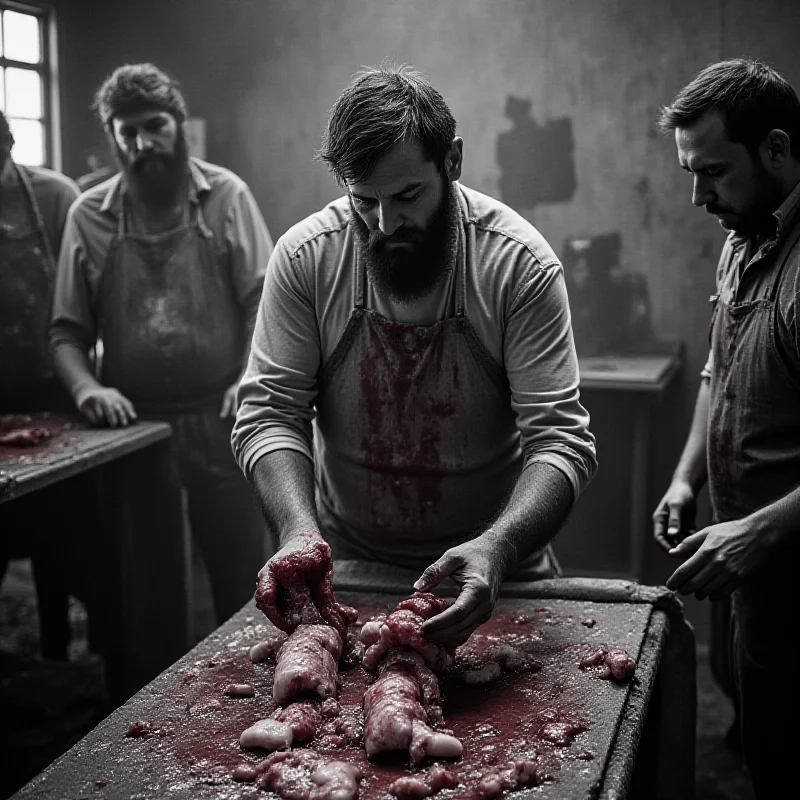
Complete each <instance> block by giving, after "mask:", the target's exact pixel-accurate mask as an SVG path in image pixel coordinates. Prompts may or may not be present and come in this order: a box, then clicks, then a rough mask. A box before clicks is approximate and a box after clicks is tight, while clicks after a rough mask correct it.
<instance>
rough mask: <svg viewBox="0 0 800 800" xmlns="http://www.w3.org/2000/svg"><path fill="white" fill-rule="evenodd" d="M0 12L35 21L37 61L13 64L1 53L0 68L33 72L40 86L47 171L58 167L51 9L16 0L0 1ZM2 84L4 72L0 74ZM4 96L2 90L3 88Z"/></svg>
mask: <svg viewBox="0 0 800 800" xmlns="http://www.w3.org/2000/svg"><path fill="white" fill-rule="evenodd" d="M0 11H18V12H20V13H23V14H30V15H31V16H34V17H36V18H37V19H38V20H39V47H40V48H41V60H40V61H39V62H38V63H37V64H29V63H27V62H24V61H14V60H13V59H10V58H7V57H6V55H5V51H3V54H2V55H0V67H4V68H8V67H12V68H16V69H25V70H29V71H32V72H36V73H37V74H38V75H39V78H40V80H41V85H42V117H41V123H42V127H43V134H44V136H43V142H42V145H43V148H44V158H43V160H42V166H45V167H49V168H50V169H60V168H61V138H60V128H61V126H60V119H59V102H58V81H57V74H58V72H57V67H58V60H57V50H56V35H55V34H56V30H55V9H54V8H53V6H52V5H50V4H49V3H46V2H35V0H28V2H21V1H20V0H0ZM3 81H4V83H5V73H3ZM4 93H5V87H4Z"/></svg>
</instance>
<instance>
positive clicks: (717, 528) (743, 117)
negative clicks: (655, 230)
mask: <svg viewBox="0 0 800 800" xmlns="http://www.w3.org/2000/svg"><path fill="white" fill-rule="evenodd" d="M661 127H662V129H663V130H664V131H669V132H674V135H675V142H676V144H677V149H678V160H679V162H680V165H681V167H682V168H683V169H685V170H686V171H687V172H688V173H689V174H690V175H691V176H692V181H693V186H692V202H693V203H694V205H696V206H698V207H700V208H702V207H704V208H705V209H706V211H708V212H709V213H710V214H712V215H714V216H716V217H717V219H718V220H719V223H720V225H722V227H723V228H724V229H725V230H726V231H728V232H729V233H728V238H727V240H726V242H725V245H724V247H723V249H722V255H721V258H720V261H719V266H718V268H717V289H716V293H715V294H714V295H713V296H712V297H711V301H712V302H713V304H714V310H713V313H712V322H711V352H710V355H709V359H708V362H707V364H706V367H705V369H704V371H703V375H702V381H701V384H700V390H699V393H698V396H697V402H696V406H695V414H694V419H693V422H692V426H691V430H690V433H689V437H688V440H687V443H686V446H685V448H684V452H683V454H682V456H681V459H680V461H679V463H678V466H677V468H676V470H675V473H674V476H673V480H672V483H671V485H670V487H669V489H668V490H667V493H666V494H665V495H664V498H663V499H662V501H661V503H660V504H659V506H658V508H657V509H656V511H655V514H654V515H653V518H654V535H655V540H656V542H657V543H658V545H659V546H660V547H661V548H662V549H664V550H665V551H666V552H668V553H669V554H670V555H672V556H674V557H676V558H680V559H684V563H683V564H682V565H681V566H679V567H678V568H677V569H676V570H675V572H674V573H673V575H672V576H671V577H670V578H669V580H668V581H667V586H668V587H669V588H671V589H674V590H676V591H679V592H681V593H682V594H692V593H694V595H695V596H696V597H697V598H698V599H704V598H710V599H711V600H713V601H718V602H720V603H722V602H726V601H728V602H729V603H730V607H731V611H732V616H731V620H730V626H731V630H730V638H729V640H728V641H725V642H724V647H725V648H726V649H727V648H729V653H730V666H731V668H732V675H731V677H732V680H733V686H734V689H735V701H736V705H737V707H738V712H739V732H740V737H741V744H742V749H743V753H744V757H745V761H746V763H747V766H748V768H749V770H750V774H751V777H752V780H753V785H754V788H755V791H756V795H757V796H758V797H759V798H761V797H783V796H785V792H786V791H787V790H788V788H789V787H790V786H792V785H793V784H794V783H795V774H794V768H793V758H794V757H795V753H796V750H797V744H798V741H800V737H798V733H797V725H796V724H795V721H794V719H793V718H792V716H791V714H789V713H787V708H788V706H789V705H791V700H790V698H791V694H792V693H793V692H794V690H793V689H792V688H791V686H789V687H787V685H786V683H785V681H783V680H781V679H780V678H779V677H778V676H780V675H781V674H785V669H786V666H787V665H786V641H787V636H789V637H791V635H792V632H793V629H794V625H795V619H796V614H795V611H794V602H793V601H794V580H795V571H796V570H795V567H796V563H797V558H798V555H800V536H799V534H798V532H799V531H800V413H798V410H800V335H799V334H800V331H799V330H798V325H797V309H798V289H799V288H800V283H799V281H800V101H798V97H797V94H796V93H795V91H794V89H793V88H792V87H791V86H790V85H789V84H788V83H787V82H786V81H785V80H784V79H783V78H782V77H781V76H780V75H778V74H777V73H776V72H775V71H774V70H772V69H771V68H770V67H768V66H767V65H765V64H763V63H762V62H759V61H753V60H748V59H733V60H729V61H722V62H720V63H717V64H712V65H711V66H709V67H707V68H706V69H704V70H703V71H702V72H700V73H699V74H698V75H697V76H696V77H695V78H694V80H692V81H691V82H690V83H689V84H688V85H687V86H686V87H684V88H683V89H681V91H680V92H679V93H678V94H677V96H676V97H675V99H674V100H673V101H672V104H671V105H669V106H667V107H666V108H664V109H663V112H662V116H661ZM706 479H707V480H708V486H709V494H710V498H711V505H712V510H713V520H712V524H711V525H709V526H707V527H704V528H703V529H702V530H699V531H696V532H695V530H694V528H695V513H696V499H697V495H698V493H699V491H700V489H701V487H702V485H703V484H704V483H705V481H706ZM712 636H713V633H712ZM714 655H715V654H714V653H712V657H713V656H714ZM724 677H725V676H723V678H724ZM787 692H788V694H787Z"/></svg>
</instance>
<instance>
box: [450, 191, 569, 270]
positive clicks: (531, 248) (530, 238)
mask: <svg viewBox="0 0 800 800" xmlns="http://www.w3.org/2000/svg"><path fill="white" fill-rule="evenodd" d="M458 188H459V190H460V194H461V198H462V210H463V211H464V216H465V224H466V225H468V226H469V225H472V226H473V227H474V228H475V231H476V234H479V235H480V237H481V238H483V239H484V241H485V244H486V245H487V246H488V247H491V248H492V249H495V248H498V247H503V248H506V249H508V248H510V249H518V250H520V251H527V253H528V254H529V255H530V256H531V257H532V258H533V259H534V260H535V261H536V262H537V264H538V265H539V266H542V267H548V266H550V265H555V264H559V263H560V261H559V259H558V256H556V254H555V252H554V250H553V248H552V247H551V246H550V244H549V243H548V241H547V240H546V239H545V238H544V236H543V235H542V234H541V233H540V232H539V231H538V230H537V229H536V228H535V227H534V225H533V224H532V223H530V222H529V221H528V220H527V219H525V217H523V216H522V215H521V214H519V213H518V212H516V211H515V210H514V209H513V208H511V207H510V206H507V205H506V204H505V203H503V202H501V201H500V200H497V199H496V198H494V197H490V196H489V195H486V194H483V193H482V192H478V191H476V190H475V189H470V188H468V187H466V186H464V185H463V184H458Z"/></svg>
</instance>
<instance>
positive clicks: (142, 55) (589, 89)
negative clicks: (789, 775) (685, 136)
mask: <svg viewBox="0 0 800 800" xmlns="http://www.w3.org/2000/svg"><path fill="white" fill-rule="evenodd" d="M55 5H56V6H57V8H58V11H59V26H60V44H61V61H62V74H61V78H62V106H63V111H62V120H63V125H64V131H63V141H64V165H65V171H67V172H68V173H70V174H72V175H77V174H79V173H81V172H83V171H85V155H86V152H87V151H88V150H90V149H92V148H96V147H97V146H98V145H99V144H100V143H101V142H102V138H101V137H100V135H99V133H98V130H97V126H96V124H95V122H94V121H93V120H92V118H91V115H90V113H89V111H88V104H89V102H90V99H91V94H92V92H93V90H94V89H95V88H96V86H97V85H98V83H99V82H100V81H101V80H102V78H103V76H104V75H105V74H106V73H107V72H108V71H109V70H111V69H112V68H113V67H114V66H116V65H118V64H120V63H123V62H126V61H140V60H151V61H154V62H156V63H157V64H159V65H161V66H163V67H165V68H166V69H168V70H170V71H171V72H172V73H173V74H175V75H176V76H177V77H178V78H179V79H180V80H181V81H182V83H183V86H184V88H185V91H186V95H187V98H188V100H189V105H190V109H191V112H192V113H193V114H195V115H198V116H201V117H204V118H205V119H206V120H207V125H208V157H209V159H210V160H212V161H215V162H218V163H221V164H224V165H226V166H228V167H230V168H232V169H233V170H235V171H236V172H238V173H239V174H241V175H242V176H243V177H244V178H245V179H246V180H247V181H248V182H249V183H250V185H251V186H252V188H253V191H254V193H255V196H256V198H257V200H258V202H259V203H260V205H261V208H262V210H263V213H264V215H265V218H266V220H267V222H268V224H269V226H270V228H271V230H272V231H273V233H274V234H276V235H278V234H280V233H282V232H283V231H284V230H285V229H286V228H287V227H288V226H289V225H291V224H292V223H293V222H294V221H296V220H297V219H299V218H301V217H303V216H304V215H306V214H308V213H309V212H312V211H314V210H316V209H317V208H319V207H320V206H321V205H322V204H324V203H325V202H326V201H327V200H329V199H331V198H333V197H334V196H336V195H337V194H338V188H337V187H336V185H335V183H334V181H333V180H332V179H331V178H330V177H329V176H328V174H327V173H326V171H325V169H324V167H323V165H321V164H319V163H315V162H314V161H313V159H312V157H313V153H314V150H315V148H316V147H317V146H318V145H319V141H320V134H321V131H322V129H323V126H324V124H325V117H326V112H327V110H328V108H329V107H330V106H331V104H332V103H333V102H334V100H335V99H336V97H337V95H338V93H339V91H340V89H341V88H342V87H343V86H344V84H345V83H346V82H347V80H348V79H349V77H350V75H351V74H352V73H353V72H354V71H355V70H357V69H358V68H359V66H360V65H363V64H372V63H376V62H378V61H380V60H381V59H383V58H384V57H386V56H389V57H392V58H394V59H396V60H398V61H401V62H411V63H413V64H415V65H416V66H417V67H418V68H419V69H421V70H423V71H424V72H426V73H427V74H428V75H429V76H430V77H431V78H432V79H433V81H434V83H435V85H436V86H437V87H438V88H439V90H440V91H441V92H442V94H443V95H444V97H445V98H446V99H447V101H448V102H449V104H450V105H451V108H452V110H453V112H454V115H455V117H456V119H457V121H458V129H459V132H460V133H461V134H462V135H463V137H464V140H465V159H466V160H465V170H464V175H463V179H462V180H463V182H464V183H465V184H467V185H469V186H472V187H474V188H476V189H479V190H482V191H484V192H487V193H489V194H494V195H497V196H505V197H508V198H509V199H511V200H515V201H516V202H518V203H520V204H527V205H528V206H529V207H520V209H519V210H520V211H521V212H522V213H523V214H525V215H526V216H528V217H529V218H530V219H531V220H533V221H534V222H535V224H536V225H537V226H539V228H540V229H541V230H542V231H543V233H544V234H545V235H546V237H547V238H548V239H549V240H550V241H551V243H552V244H553V245H554V246H555V248H556V250H557V251H559V252H560V251H561V249H562V247H563V244H564V242H565V240H566V239H568V238H570V237H576V236H578V237H592V236H598V235H603V234H615V235H617V236H618V237H619V243H620V251H619V264H618V265H617V266H618V267H620V268H621V270H622V272H623V273H625V274H628V275H632V276H635V277H636V279H637V280H639V282H640V284H641V285H642V286H644V287H645V290H646V292H647V293H648V296H649V311H648V315H649V320H648V321H649V323H650V325H651V328H652V331H653V332H654V335H655V336H656V337H657V338H660V339H679V340H682V341H683V342H685V345H686V368H685V371H684V380H683V382H682V383H681V385H680V386H678V387H677V388H675V389H674V390H673V391H672V392H671V393H670V394H669V395H668V397H667V398H666V400H665V402H664V403H663V404H662V406H661V411H660V415H659V421H658V424H657V425H655V426H654V431H653V445H654V449H653V453H654V457H653V464H652V470H651V472H652V477H653V487H652V489H651V493H652V495H653V497H652V502H653V503H655V501H656V500H657V498H658V496H659V495H660V492H661V490H662V489H663V487H664V481H665V480H666V479H667V476H668V475H669V472H670V471H671V468H672V464H673V462H674V460H675V458H676V456H677V454H678V452H679V450H680V446H681V444H682V439H683V436H684V431H685V428H686V426H687V425H688V422H689V418H690V414H691V408H692V405H693V398H694V393H695V391H696V387H697V378H696V376H697V375H698V373H699V370H700V368H701V366H702V363H703V361H704V359H705V355H706V347H707V338H706V332H707V325H708V317H709V309H708V303H707V298H708V295H709V294H710V293H711V291H712V289H713V273H714V265H715V263H716V258H717V253H718V250H719V247H720V244H721V241H722V238H723V236H722V232H721V230H720V229H719V228H718V226H717V224H716V222H715V221H714V220H713V219H712V218H710V217H708V216H707V215H705V214H703V213H701V212H700V211H698V210H697V209H694V208H693V207H692V206H691V203H690V180H689V178H688V177H687V176H686V175H685V173H683V172H682V171H681V170H680V169H679V168H678V166H677V162H676V155H675V148H674V145H673V143H672V142H671V141H670V140H669V139H666V140H665V139H663V138H661V137H660V136H658V135H657V133H656V132H655V129H654V120H655V117H656V114H657V110H658V108H659V106H660V105H661V104H663V103H665V102H668V101H669V99H670V98H671V96H672V95H673V94H674V93H675V91H676V90H677V89H678V88H680V87H681V86H682V85H683V84H684V83H685V82H686V81H688V80H689V79H690V78H691V77H692V75H693V74H694V73H695V72H696V71H697V70H699V69H700V68H702V67H703V66H705V65H706V64H708V63H710V62H712V61H715V60H718V59H719V58H723V57H731V56H736V55H745V54H746V55H753V56H757V57H762V58H764V59H766V60H767V61H768V62H770V63H771V64H772V65H773V66H774V67H776V68H777V69H779V70H780V71H781V72H783V74H784V75H785V76H786V77H787V78H788V79H789V80H790V81H791V82H792V83H793V84H794V85H795V86H798V87H800V50H798V49H797V47H796V41H797V35H798V33H800V23H798V16H800V15H799V14H798V11H797V8H796V3H794V2H791V0H760V2H758V3H756V2H751V1H750V0H704V2H702V3H698V2H696V0H529V2H523V1H522V0H492V1H491V2H489V0H404V1H403V2H399V1H398V0H394V2H389V1H388V0H326V1H325V2H323V1H322V0H293V1H292V2H288V0H286V1H285V2H279V1H278V0H158V1H156V0H139V2H137V3H123V2H116V1H113V0H105V1H102V2H101V1H98V2H88V0H57V2H55ZM509 98H513V99H511V100H509ZM509 113H510V114H511V115H512V116H513V115H516V118H515V119H514V120H512V118H511V116H509ZM515 130H516V133H515ZM548 131H549V134H552V135H550V136H549V138H548ZM525 132H527V134H526V133H525ZM526 135H527V138H528V140H529V141H532V137H533V138H535V136H537V135H540V139H539V140H538V141H541V142H544V143H545V144H544V145H542V146H543V147H552V148H554V149H553V150H552V153H553V154H554V155H552V157H548V158H543V157H542V151H541V148H538V149H537V148H529V150H528V151H525V147H524V141H525V140H526ZM537 152H538V156H537ZM546 152H548V153H550V152H551V151H550V150H547V151H546ZM613 313H614V309H611V315H613ZM597 402H598V406H597V408H598V413H601V411H600V406H601V404H602V402H603V401H601V400H598V401H597ZM592 410H594V409H592ZM602 413H605V412H604V411H603V412H602ZM615 424H616V423H614V424H612V423H609V424H608V425H607V430H608V433H607V434H605V436H606V439H605V441H603V442H601V461H602V462H603V469H604V470H605V471H606V474H607V475H609V476H610V477H609V478H608V479H607V480H609V481H610V482H609V484H608V485H609V486H612V485H614V486H616V485H617V484H619V483H620V481H625V480H627V477H626V475H625V474H624V469H625V468H624V467H623V466H622V462H623V461H624V460H625V458H624V454H625V452H626V448H627V447H628V445H629V442H628V441H627V439H626V436H627V434H626V429H625V428H624V426H623V427H614V426H615ZM615 470H616V471H617V472H616V473H615ZM620 470H621V472H620ZM596 491H598V492H599V490H596ZM623 501H624V498H623V499H622V500H621V501H620V502H623ZM621 519H622V523H621V524H624V520H625V514H624V513H623V515H622V517H621ZM611 523H613V524H616V522H614V521H613V520H611V522H610V523H609V524H611ZM670 567H671V564H670V563H667V559H666V558H664V559H661V557H660V556H658V555H657V554H653V553H651V554H650V555H649V566H648V576H647V577H649V579H651V580H654V581H656V580H663V579H664V578H665V577H666V575H668V574H669V569H670Z"/></svg>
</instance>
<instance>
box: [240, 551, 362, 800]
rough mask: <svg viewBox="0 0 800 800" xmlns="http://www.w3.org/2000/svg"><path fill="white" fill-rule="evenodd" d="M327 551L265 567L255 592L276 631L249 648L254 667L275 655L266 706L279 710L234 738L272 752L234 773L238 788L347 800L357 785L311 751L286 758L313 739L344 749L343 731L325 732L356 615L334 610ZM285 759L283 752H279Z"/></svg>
mask: <svg viewBox="0 0 800 800" xmlns="http://www.w3.org/2000/svg"><path fill="white" fill-rule="evenodd" d="M332 577H333V576H332V562H331V552H330V547H329V546H328V545H327V544H325V542H322V541H319V540H309V541H308V542H307V543H306V544H305V546H304V547H302V548H301V549H300V550H296V551H293V552H291V553H289V554H288V555H286V556H284V557H283V558H279V559H275V560H274V561H272V562H271V563H270V569H269V571H268V573H267V575H266V576H265V577H264V578H263V579H262V580H261V581H260V582H259V585H258V588H257V590H256V605H257V606H258V608H260V609H261V610H262V611H263V612H264V613H265V614H266V615H267V617H268V618H269V619H270V620H271V621H272V623H273V624H274V625H276V626H277V627H278V628H280V629H281V630H283V631H285V632H286V633H287V634H288V637H286V638H285V639H282V638H281V637H279V636H274V637H272V638H271V639H269V640H268V641H267V642H263V643H262V644H261V646H260V647H259V646H256V647H254V648H252V650H251V652H250V657H251V659H252V660H253V661H258V660H262V659H265V658H268V657H269V656H270V655H271V653H273V652H274V653H275V677H274V681H273V687H272V692H273V698H274V699H275V701H276V703H278V704H279V705H278V708H276V709H275V711H273V712H272V714H271V715H270V716H269V717H268V718H267V719H262V720H259V721H258V722H256V723H255V724H254V725H252V726H250V727H249V728H248V729H247V730H245V731H244V732H243V733H242V735H241V736H240V738H239V743H240V744H241V746H242V747H248V748H260V749H262V750H267V751H279V750H283V751H284V752H273V754H272V755H271V756H269V757H268V758H267V759H265V760H264V761H262V762H261V763H260V764H259V765H257V766H256V767H253V768H252V769H247V768H241V769H239V771H238V773H236V774H235V775H234V777H235V778H236V779H237V780H243V781H249V780H257V782H258V785H259V786H260V787H261V788H263V789H271V790H273V791H275V792H277V793H278V794H280V795H281V796H283V797H287V798H291V799H292V800H351V799H352V798H356V797H357V796H358V782H359V781H360V780H361V778H362V777H363V776H362V774H361V772H360V771H359V770H358V769H357V768H356V767H354V766H353V765H352V764H348V763H346V762H344V761H338V760H336V759H331V758H325V757H323V756H321V755H319V754H316V753H312V752H310V751H290V748H291V747H292V746H293V745H294V744H302V743H305V742H308V741H311V740H312V739H313V738H314V737H315V736H316V735H317V733H318V732H322V731H323V728H324V732H325V733H327V734H334V735H339V736H340V737H341V738H342V740H343V742H344V743H347V741H348V738H347V734H348V732H349V733H350V734H351V735H352V736H354V737H357V736H358V735H359V733H360V732H359V731H353V730H351V729H350V728H349V727H348V726H347V725H336V724H333V725H327V726H324V723H325V722H328V721H330V720H331V719H333V718H336V717H337V716H338V715H339V713H340V711H341V708H340V706H339V704H338V703H337V702H336V692H337V681H338V662H339V659H340V658H341V656H342V649H343V648H342V644H343V642H345V641H346V637H347V628H348V626H349V625H350V624H351V623H352V622H355V620H356V619H357V618H358V612H357V611H356V610H355V609H353V608H349V607H348V606H343V605H341V604H339V603H337V602H336V599H335V598H334V596H333V588H332ZM286 751H288V752H286Z"/></svg>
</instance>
